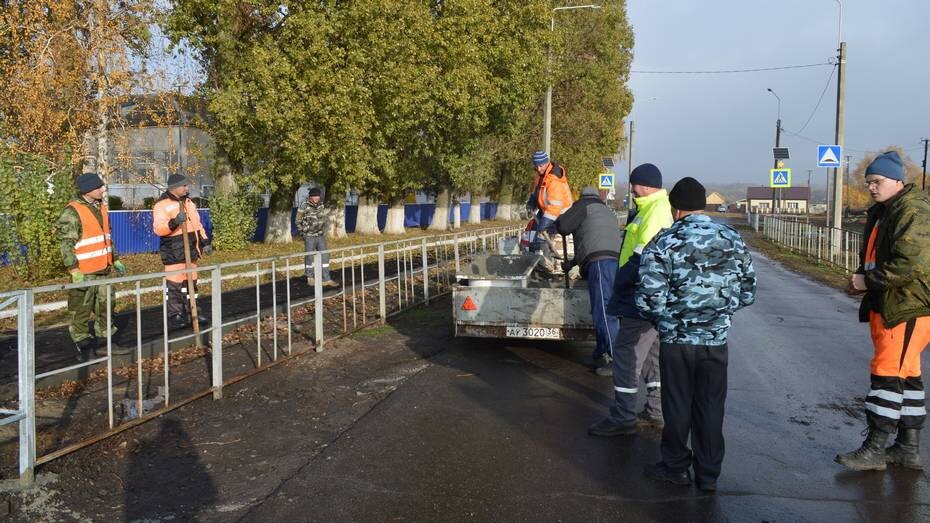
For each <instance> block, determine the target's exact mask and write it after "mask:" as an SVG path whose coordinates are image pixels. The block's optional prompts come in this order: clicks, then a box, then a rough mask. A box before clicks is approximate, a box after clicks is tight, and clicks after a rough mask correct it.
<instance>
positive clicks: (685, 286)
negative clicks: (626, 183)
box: [636, 214, 756, 345]
mask: <svg viewBox="0 0 930 523" xmlns="http://www.w3.org/2000/svg"><path fill="white" fill-rule="evenodd" d="M639 278H640V284H639V287H638V288H637V290H636V306H637V308H638V309H639V310H640V313H641V314H642V315H643V317H644V318H646V319H647V320H649V321H651V322H652V323H653V324H655V325H656V329H657V330H658V331H659V337H660V339H661V340H662V342H663V343H680V344H687V345H723V344H725V343H726V342H727V332H728V331H729V330H730V317H731V316H732V315H733V313H734V312H736V311H737V310H738V309H740V308H742V307H745V306H747V305H751V304H752V303H753V302H754V301H755V294H756V274H755V271H753V268H752V258H750V256H749V251H748V250H747V249H746V244H745V243H743V239H742V238H741V237H740V235H739V233H738V232H736V231H735V230H733V229H731V228H730V227H727V226H726V225H721V224H718V223H714V222H713V221H711V219H710V218H709V217H707V216H705V215H703V214H690V215H688V216H685V217H684V218H682V219H681V220H678V221H676V222H675V223H674V224H673V225H672V226H671V227H670V228H668V229H666V230H665V231H663V232H661V233H659V234H658V235H657V236H656V237H655V239H654V240H653V241H652V243H651V244H649V246H648V247H646V249H645V250H644V251H643V254H642V261H641V265H640V268H639Z"/></svg>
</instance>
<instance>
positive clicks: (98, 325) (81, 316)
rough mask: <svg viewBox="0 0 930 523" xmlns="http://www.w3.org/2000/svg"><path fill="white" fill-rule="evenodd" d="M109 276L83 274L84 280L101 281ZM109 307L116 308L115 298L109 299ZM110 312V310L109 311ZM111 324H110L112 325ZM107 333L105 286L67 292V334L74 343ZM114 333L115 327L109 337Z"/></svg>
mask: <svg viewBox="0 0 930 523" xmlns="http://www.w3.org/2000/svg"><path fill="white" fill-rule="evenodd" d="M109 277H110V275H109V274H85V275H84V279H85V280H102V279H105V278H109ZM111 296H112V289H111ZM110 303H111V307H115V306H116V300H115V297H112V298H111V302H110ZM111 312H112V310H111ZM91 315H93V316H94V331H93V332H94V334H92V333H91V330H90V325H89V323H90V318H91ZM112 323H113V322H111V324H112ZM106 332H107V288H106V286H105V285H96V286H91V287H84V288H82V289H71V290H69V291H68V333H69V334H71V340H72V341H74V342H75V343H77V342H80V341H84V340H86V339H87V338H90V337H91V336H93V335H96V336H99V337H103V336H106ZM115 333H116V326H115V325H113V328H112V329H111V331H110V335H113V334H115Z"/></svg>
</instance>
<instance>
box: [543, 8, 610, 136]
mask: <svg viewBox="0 0 930 523" xmlns="http://www.w3.org/2000/svg"><path fill="white" fill-rule="evenodd" d="M600 8H601V6H599V5H594V4H588V5H568V6H563V7H556V8H554V9H552V16H551V17H550V19H549V32H550V35H551V34H554V33H555V13H556V11H573V10H576V9H600ZM546 79H547V83H548V84H549V85H548V86H546V106H545V108H544V116H543V117H544V119H545V125H544V127H543V144H544V145H545V149H546V154H549V153H550V152H551V151H550V149H551V145H552V42H551V38H550V42H549V50H548V52H547V55H546Z"/></svg>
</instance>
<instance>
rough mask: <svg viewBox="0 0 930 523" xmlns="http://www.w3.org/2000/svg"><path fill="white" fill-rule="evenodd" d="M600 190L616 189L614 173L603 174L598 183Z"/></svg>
mask: <svg viewBox="0 0 930 523" xmlns="http://www.w3.org/2000/svg"><path fill="white" fill-rule="evenodd" d="M597 188H598V189H606V190H610V189H613V188H614V175H613V173H602V174H601V175H600V176H599V177H598V183H597Z"/></svg>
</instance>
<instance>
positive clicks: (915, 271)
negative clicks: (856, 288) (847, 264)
mask: <svg viewBox="0 0 930 523" xmlns="http://www.w3.org/2000/svg"><path fill="white" fill-rule="evenodd" d="M876 227H877V235H876V237H875V266H874V267H867V266H866V263H865V256H866V249H867V248H868V243H869V236H870V235H871V234H872V230H873V229H875V228H876ZM859 261H860V266H859V269H858V270H856V272H857V273H859V274H864V275H865V285H866V288H867V289H868V291H867V292H866V295H865V297H864V298H863V300H862V306H861V307H860V309H859V319H860V320H862V321H868V315H869V311H875V312H879V313H881V315H882V319H883V320H884V324H885V327H887V328H891V327H894V326H895V325H897V324H899V323H902V322H905V321H908V320H911V319H914V318H917V317H919V316H930V198H928V196H927V193H925V192H923V191H921V190H920V189H917V188H916V187H915V186H914V184H907V185H905V186H904V190H903V191H902V192H901V193H900V194H899V195H898V196H896V197H894V198H893V199H891V200H889V201H887V202H884V203H878V204H875V205H873V206H872V207H871V208H870V209H869V213H868V219H867V221H866V226H865V235H864V236H863V239H862V251H861V252H860V254H859Z"/></svg>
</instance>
